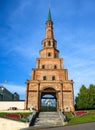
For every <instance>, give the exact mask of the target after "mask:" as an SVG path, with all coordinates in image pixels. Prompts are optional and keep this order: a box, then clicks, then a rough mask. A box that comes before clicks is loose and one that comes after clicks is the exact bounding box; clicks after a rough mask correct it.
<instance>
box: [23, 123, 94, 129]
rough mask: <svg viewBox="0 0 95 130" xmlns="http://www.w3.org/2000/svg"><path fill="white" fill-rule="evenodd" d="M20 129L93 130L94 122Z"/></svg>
mask: <svg viewBox="0 0 95 130" xmlns="http://www.w3.org/2000/svg"><path fill="white" fill-rule="evenodd" d="M21 130H95V122H93V123H85V124H79V125H72V126H64V127H56V128H33V127H31V128H30V127H29V128H26V129H21Z"/></svg>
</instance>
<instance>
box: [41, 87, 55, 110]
mask: <svg viewBox="0 0 95 130" xmlns="http://www.w3.org/2000/svg"><path fill="white" fill-rule="evenodd" d="M41 111H57V93H56V90H55V89H53V88H50V87H49V88H45V89H44V90H43V91H42V92H41Z"/></svg>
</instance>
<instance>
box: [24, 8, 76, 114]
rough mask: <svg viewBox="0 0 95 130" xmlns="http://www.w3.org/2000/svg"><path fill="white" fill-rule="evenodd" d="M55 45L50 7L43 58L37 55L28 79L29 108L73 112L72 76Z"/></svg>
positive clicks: (27, 102)
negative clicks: (30, 77) (34, 66)
mask: <svg viewBox="0 0 95 130" xmlns="http://www.w3.org/2000/svg"><path fill="white" fill-rule="evenodd" d="M56 45H57V41H56V40H55V39H54V34H53V22H52V19H51V13H50V10H49V13H48V20H47V22H46V33H45V39H44V40H43V41H42V49H41V50H40V58H37V59H36V68H34V69H32V79H31V80H27V82H26V84H27V88H26V101H25V108H26V109H28V108H30V107H32V106H34V107H35V109H36V110H39V111H51V109H54V110H58V109H60V110H61V111H65V112H70V111H72V112H74V95H73V80H68V70H67V69H64V66H63V59H62V58H59V50H57V47H56Z"/></svg>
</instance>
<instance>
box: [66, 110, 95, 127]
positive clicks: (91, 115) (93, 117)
mask: <svg viewBox="0 0 95 130" xmlns="http://www.w3.org/2000/svg"><path fill="white" fill-rule="evenodd" d="M66 115H67V118H68V124H67V125H73V124H81V123H87V122H95V110H88V114H86V115H83V116H75V117H74V116H72V115H71V114H66Z"/></svg>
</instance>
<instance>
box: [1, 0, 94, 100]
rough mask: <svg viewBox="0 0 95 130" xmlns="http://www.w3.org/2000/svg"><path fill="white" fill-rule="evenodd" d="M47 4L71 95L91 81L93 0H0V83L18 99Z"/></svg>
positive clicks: (34, 53)
mask: <svg viewBox="0 0 95 130" xmlns="http://www.w3.org/2000/svg"><path fill="white" fill-rule="evenodd" d="M48 5H50V8H51V14H52V20H53V23H54V37H55V39H56V40H57V48H58V50H60V57H61V58H64V68H67V69H68V73H69V79H70V80H71V79H73V80H74V95H75V96H76V95H77V93H78V92H79V89H80V87H81V85H82V84H85V85H86V86H87V87H88V86H89V84H95V0H0V85H4V86H5V87H6V88H8V89H9V90H10V91H11V92H14V91H17V92H18V93H19V94H20V97H21V99H25V89H26V84H25V82H26V80H27V79H30V78H31V70H32V68H35V66H36V58H37V57H39V50H40V49H41V41H42V40H43V39H44V36H45V22H46V20H47V16H48ZM5 80H6V81H7V82H6V83H5V82H4V81H5Z"/></svg>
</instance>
